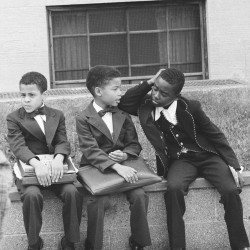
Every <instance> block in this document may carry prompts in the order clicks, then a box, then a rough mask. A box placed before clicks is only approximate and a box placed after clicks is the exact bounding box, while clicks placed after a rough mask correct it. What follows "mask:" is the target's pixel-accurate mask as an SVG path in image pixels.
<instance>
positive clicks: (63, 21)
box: [52, 11, 87, 35]
mask: <svg viewBox="0 0 250 250" xmlns="http://www.w3.org/2000/svg"><path fill="white" fill-rule="evenodd" d="M86 30H87V26H86V14H85V12H78V11H70V12H52V33H53V35H67V34H86Z"/></svg>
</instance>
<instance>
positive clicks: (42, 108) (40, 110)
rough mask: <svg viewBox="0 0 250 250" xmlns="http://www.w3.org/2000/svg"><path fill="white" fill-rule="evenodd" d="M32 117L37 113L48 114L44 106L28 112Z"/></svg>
mask: <svg viewBox="0 0 250 250" xmlns="http://www.w3.org/2000/svg"><path fill="white" fill-rule="evenodd" d="M28 114H29V117H30V118H34V117H35V116H37V115H46V113H45V110H44V107H41V108H39V109H37V110H35V111H33V112H31V113H28Z"/></svg>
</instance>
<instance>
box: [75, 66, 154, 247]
mask: <svg viewBox="0 0 250 250" xmlns="http://www.w3.org/2000/svg"><path fill="white" fill-rule="evenodd" d="M86 85H87V88H88V90H89V91H90V93H91V94H92V95H93V97H94V100H93V101H92V102H91V103H90V104H89V106H88V107H87V108H86V109H85V110H84V111H83V112H82V113H81V114H80V115H79V116H78V117H77V118H76V130H77V134H78V137H79V146H80V150H81V152H82V158H81V162H80V167H84V166H86V165H92V166H93V167H96V168H98V169H99V170H100V171H102V172H104V171H105V170H107V169H113V170H114V171H116V172H117V173H118V174H119V175H120V176H122V177H123V178H124V179H125V180H126V181H127V182H130V183H133V182H136V181H137V180H138V177H137V175H136V171H135V169H133V168H131V167H129V166H125V165H123V164H122V162H123V161H124V160H127V158H128V157H134V158H137V157H138V155H139V153H140V151H141V146H140V144H139V142H138V137H137V133H136V130H135V127H134V124H133V122H132V120H131V118H130V116H129V115H128V114H126V113H124V112H123V111H120V110H119V109H118V108H117V105H118V103H119V102H120V99H121V95H122V93H121V79H120V72H119V71H118V70H116V69H115V68H113V67H110V66H95V67H94V68H92V69H91V70H90V71H89V73H88V76H87V82H86ZM126 196H127V199H128V201H129V203H130V211H131V217H130V223H131V234H132V235H131V237H130V239H129V244H130V247H131V249H132V250H136V249H137V250H139V249H144V247H145V246H148V245H151V239H150V233H149V227H148V221H147V210H148V196H147V195H146V194H145V192H144V190H143V189H142V188H136V189H133V190H130V191H127V192H126ZM108 207H109V197H108V196H107V195H103V196H92V197H91V198H90V200H89V201H88V202H87V211H88V229H87V239H86V241H85V249H86V250H100V249H102V245H103V227H104V213H105V210H106V209H107V208H108ZM119 249H123V247H122V246H121V247H120V248H119Z"/></svg>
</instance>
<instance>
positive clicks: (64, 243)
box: [59, 236, 75, 250]
mask: <svg viewBox="0 0 250 250" xmlns="http://www.w3.org/2000/svg"><path fill="white" fill-rule="evenodd" d="M59 249H60V250H75V246H74V243H72V242H69V241H68V240H67V239H66V238H65V236H63V237H62V239H61V240H60V242H59Z"/></svg>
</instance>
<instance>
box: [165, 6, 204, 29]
mask: <svg viewBox="0 0 250 250" xmlns="http://www.w3.org/2000/svg"><path fill="white" fill-rule="evenodd" d="M168 23H169V29H176V28H195V27H196V28H200V13H199V5H190V6H183V7H182V6H176V7H169V8H168Z"/></svg>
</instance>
